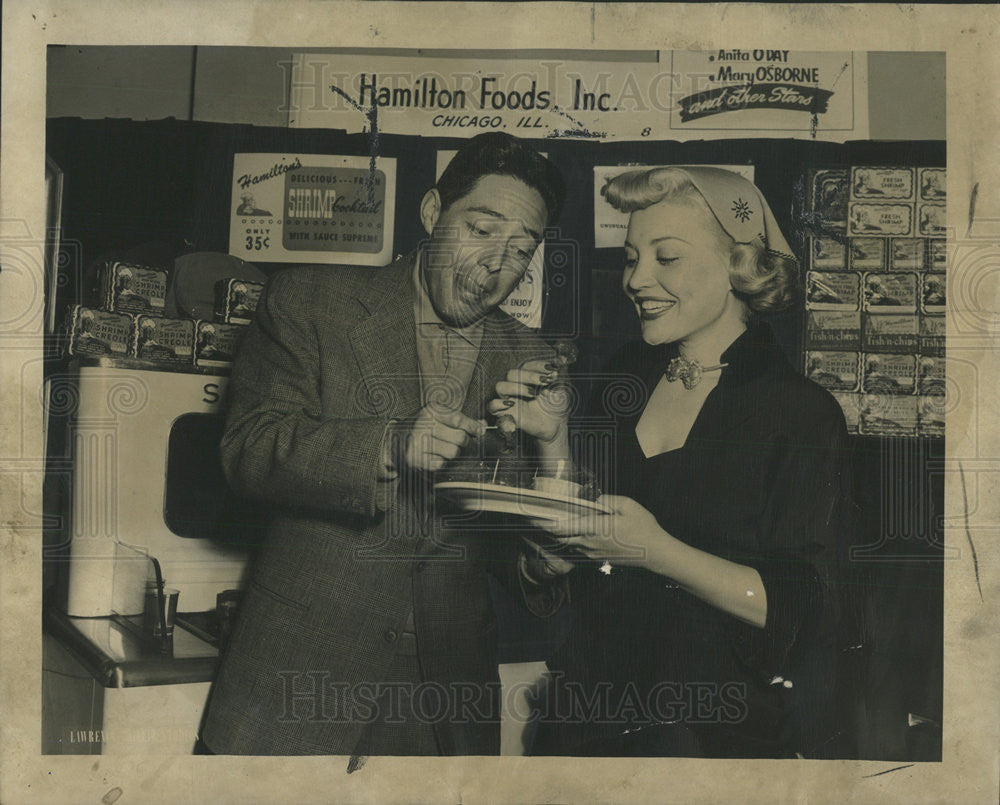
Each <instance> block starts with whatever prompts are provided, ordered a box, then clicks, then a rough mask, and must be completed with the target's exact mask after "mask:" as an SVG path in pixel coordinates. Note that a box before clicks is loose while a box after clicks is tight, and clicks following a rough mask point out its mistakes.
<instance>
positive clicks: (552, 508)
mask: <svg viewBox="0 0 1000 805" xmlns="http://www.w3.org/2000/svg"><path fill="white" fill-rule="evenodd" d="M434 489H435V490H436V491H437V492H439V493H441V494H442V495H444V496H445V497H447V498H448V499H449V500H451V501H453V502H454V503H456V504H457V505H458V506H460V507H461V508H463V509H465V510H466V511H480V512H499V513H501V514H520V515H522V516H524V517H533V518H536V519H539V520H555V519H558V518H560V517H566V516H570V515H581V514H588V513H594V512H597V513H600V514H611V509H609V508H608V507H607V506H602V505H600V504H598V503H594V502H592V501H589V500H584V499H583V498H574V497H569V496H568V495H558V494H553V493H550V492H538V491H536V490H534V489H523V488H521V487H517V486H503V485H502V484H477V483H466V482H463V481H444V482H442V483H438V484H434Z"/></svg>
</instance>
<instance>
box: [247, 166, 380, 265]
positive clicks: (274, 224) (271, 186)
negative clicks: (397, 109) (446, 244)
mask: <svg viewBox="0 0 1000 805" xmlns="http://www.w3.org/2000/svg"><path fill="white" fill-rule="evenodd" d="M395 203H396V161H395V160H394V159H382V158H379V159H374V160H373V159H369V158H367V157H348V156H330V155H325V154H236V155H235V156H234V158H233V188H232V196H231V199H230V211H231V216H232V217H231V218H230V228H229V253H230V254H232V255H235V256H236V257H241V258H243V259H244V260H250V261H253V262H275V263H348V264H352V265H364V266H381V265H386V264H387V263H389V262H391V260H392V256H393V255H392V234H393V223H394V217H395Z"/></svg>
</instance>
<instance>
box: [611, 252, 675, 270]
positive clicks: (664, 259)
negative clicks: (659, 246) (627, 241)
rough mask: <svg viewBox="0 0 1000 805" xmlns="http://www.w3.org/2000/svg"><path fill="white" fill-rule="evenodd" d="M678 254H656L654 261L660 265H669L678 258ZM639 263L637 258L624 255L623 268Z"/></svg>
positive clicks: (632, 266)
mask: <svg viewBox="0 0 1000 805" xmlns="http://www.w3.org/2000/svg"><path fill="white" fill-rule="evenodd" d="M680 259H681V258H680V255H666V254H658V255H656V262H657V263H658V264H659V265H661V266H669V265H671V264H673V263H676V262H677V261H678V260H680ZM638 263H639V258H638V257H636V256H632V255H625V268H635V267H636V265H638Z"/></svg>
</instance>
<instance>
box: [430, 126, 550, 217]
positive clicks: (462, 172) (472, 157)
mask: <svg viewBox="0 0 1000 805" xmlns="http://www.w3.org/2000/svg"><path fill="white" fill-rule="evenodd" d="M490 175H499V176H513V177H514V178H515V179H520V180H521V181H522V182H524V183H525V184H526V185H528V187H531V188H533V189H534V190H537V191H538V194H539V195H540V196H541V197H542V201H544V202H545V209H546V210H547V211H548V214H549V219H548V223H550V224H551V223H552V222H554V221H555V220H556V218H558V217H559V211H560V209H561V208H562V203H563V197H564V195H565V193H566V188H565V185H564V184H563V180H562V176H560V175H559V171H558V169H557V168H556V166H555V165H553V164H552V163H551V162H549V160H547V159H546V158H545V157H543V156H542V155H541V154H539V153H538V152H537V151H536V150H535V149H533V148H532V147H531V146H529V145H528V144H527V143H525V142H524V141H523V140H519V139H518V138H517V137H512V136H511V135H509V134H504V133H503V132H499V131H497V132H488V133H485V134H477V135H476V136H475V137H473V138H472V139H471V140H469V142H468V143H466V144H465V145H464V146H462V148H461V149H459V152H458V153H457V154H455V157H454V158H453V159H452V160H451V162H449V163H448V167H446V168H445V169H444V173H442V174H441V178H440V179H438V183H437V185H436V186H437V191H438V193H439V194H440V195H441V209H442V211H443V210H446V209H448V207H450V206H451V205H452V204H454V203H455V202H456V201H458V200H459V199H461V198H463V197H465V196H466V195H468V194H469V193H470V192H471V191H472V188H473V187H475V186H476V183H477V182H478V181H479V180H480V179H481V178H483V177H484V176H490Z"/></svg>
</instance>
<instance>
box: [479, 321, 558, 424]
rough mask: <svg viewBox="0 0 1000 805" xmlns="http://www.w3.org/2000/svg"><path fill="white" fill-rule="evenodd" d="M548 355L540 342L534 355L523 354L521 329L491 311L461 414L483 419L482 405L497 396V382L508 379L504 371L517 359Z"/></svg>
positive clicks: (513, 322)
mask: <svg viewBox="0 0 1000 805" xmlns="http://www.w3.org/2000/svg"><path fill="white" fill-rule="evenodd" d="M551 354H552V350H551V349H550V348H549V347H548V346H547V345H546V344H545V343H544V342H542V341H538V350H537V355H531V354H525V338H524V335H523V331H522V328H520V327H519V325H518V324H517V322H515V321H514V320H513V319H512V318H511V317H509V316H507V315H506V314H505V313H501V312H500V311H493V312H492V313H490V314H489V315H488V316H487V317H486V318H485V319H484V320H483V340H482V342H481V344H480V347H479V358H478V360H477V361H476V366H475V368H474V369H473V370H472V379H471V380H470V381H469V391H468V393H467V394H466V395H465V405H464V406H463V408H462V413H464V414H466V416H470V417H472V418H473V419H478V418H480V417H482V416H483V410H484V406H485V404H486V403H487V402H488V401H489V400H491V399H493V398H494V397H495V396H496V389H495V387H496V384H497V381H499V380H503V379H504V378H505V377H506V376H507V370H508V369H509V368H511V367H512V366H513V365H514V364H515V363H516V362H517V359H518V357H521V358H522V359H523V360H533V359H535V358H546V357H550V356H551Z"/></svg>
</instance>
